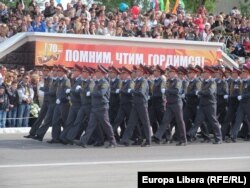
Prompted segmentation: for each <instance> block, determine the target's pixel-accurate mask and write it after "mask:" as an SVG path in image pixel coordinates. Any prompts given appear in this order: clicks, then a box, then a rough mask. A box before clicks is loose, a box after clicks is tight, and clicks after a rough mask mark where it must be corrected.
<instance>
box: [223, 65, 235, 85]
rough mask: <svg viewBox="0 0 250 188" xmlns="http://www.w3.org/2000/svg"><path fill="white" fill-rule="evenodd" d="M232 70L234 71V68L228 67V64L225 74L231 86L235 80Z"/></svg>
mask: <svg viewBox="0 0 250 188" xmlns="http://www.w3.org/2000/svg"><path fill="white" fill-rule="evenodd" d="M232 72H233V71H232V69H231V68H230V67H227V66H226V67H225V72H224V74H225V80H226V82H227V84H228V86H230V84H231V82H232V81H233V79H232Z"/></svg>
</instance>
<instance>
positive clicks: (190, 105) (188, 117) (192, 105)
mask: <svg viewBox="0 0 250 188" xmlns="http://www.w3.org/2000/svg"><path fill="white" fill-rule="evenodd" d="M188 72H190V73H191V72H194V73H198V72H199V70H197V69H196V68H188ZM200 90H201V80H200V79H199V78H197V77H196V78H194V79H193V80H190V81H189V84H188V87H187V91H186V93H185V98H186V105H185V107H184V115H183V116H184V122H185V125H186V130H187V132H188V131H189V130H190V128H191V127H192V124H193V123H194V120H195V116H196V113H197V107H198V105H199V97H198V92H199V91H200Z"/></svg>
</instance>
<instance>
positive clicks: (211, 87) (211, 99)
mask: <svg viewBox="0 0 250 188" xmlns="http://www.w3.org/2000/svg"><path fill="white" fill-rule="evenodd" d="M204 72H205V73H209V74H212V73H214V71H213V69H212V68H210V67H205V68H204ZM216 91H217V89H216V83H215V81H214V80H213V79H211V78H210V79H208V80H204V81H203V82H202V86H201V91H199V93H198V94H199V96H200V102H199V109H198V111H197V114H196V118H195V123H194V126H193V127H191V129H190V130H189V132H188V136H189V137H191V138H193V137H195V135H196V133H197V130H198V128H199V127H200V126H201V125H202V123H203V122H204V121H205V120H206V121H207V122H208V124H209V126H211V127H212V130H213V132H214V136H215V142H214V144H221V143H222V142H221V140H222V136H221V130H220V124H219V122H218V120H217V118H216V103H217V101H216Z"/></svg>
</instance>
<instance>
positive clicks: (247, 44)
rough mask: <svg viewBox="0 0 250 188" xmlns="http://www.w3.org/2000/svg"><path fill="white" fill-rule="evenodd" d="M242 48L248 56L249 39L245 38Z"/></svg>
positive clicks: (249, 50) (249, 53) (249, 48)
mask: <svg viewBox="0 0 250 188" xmlns="http://www.w3.org/2000/svg"><path fill="white" fill-rule="evenodd" d="M243 47H244V49H245V52H246V53H247V55H250V40H249V37H246V38H245V40H244V42H243Z"/></svg>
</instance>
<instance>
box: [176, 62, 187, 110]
mask: <svg viewBox="0 0 250 188" xmlns="http://www.w3.org/2000/svg"><path fill="white" fill-rule="evenodd" d="M186 75H187V69H186V68H184V67H183V66H179V67H178V78H179V79H180V80H181V81H182V91H181V94H182V98H183V104H184V103H186V100H185V97H184V95H183V94H185V93H186V92H187V87H188V79H187V77H186ZM184 106H185V105H184Z"/></svg>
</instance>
